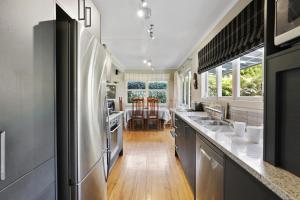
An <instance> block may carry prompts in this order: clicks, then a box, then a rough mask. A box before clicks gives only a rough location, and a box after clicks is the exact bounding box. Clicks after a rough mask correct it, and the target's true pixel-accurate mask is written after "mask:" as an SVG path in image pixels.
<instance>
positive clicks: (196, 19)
mask: <svg viewBox="0 0 300 200" xmlns="http://www.w3.org/2000/svg"><path fill="white" fill-rule="evenodd" d="M237 1H238V0H148V4H149V7H150V8H151V9H152V17H151V19H150V21H147V22H146V21H145V20H143V19H140V18H138V17H137V10H138V8H139V4H140V0H94V2H95V4H96V6H97V7H98V9H99V10H100V12H101V22H102V25H101V27H102V32H101V37H102V42H103V43H105V44H106V45H107V47H108V49H109V50H110V52H111V53H112V54H113V56H114V57H115V58H116V59H117V60H118V61H119V62H120V63H121V64H122V65H123V66H124V67H125V69H149V67H147V66H146V65H145V64H143V60H144V59H148V58H151V60H152V63H153V66H154V67H155V68H156V69H170V68H177V67H179V65H180V64H181V63H182V62H183V61H184V60H185V59H186V58H187V56H189V55H188V54H189V53H190V51H191V50H192V48H193V47H194V46H195V45H196V43H197V42H198V41H199V40H200V39H201V38H203V37H204V36H205V35H206V34H207V33H208V32H209V31H210V30H211V29H212V28H213V27H214V26H215V25H216V24H217V23H218V22H219V21H220V19H221V18H222V17H223V16H224V15H225V14H226V13H227V12H228V11H229V9H230V8H232V7H233V5H234V4H235V3H236V2H237ZM149 22H151V23H153V24H154V25H155V27H154V36H155V37H156V38H155V40H150V39H149V36H148V33H147V32H146V30H147V27H148V26H146V24H149Z"/></svg>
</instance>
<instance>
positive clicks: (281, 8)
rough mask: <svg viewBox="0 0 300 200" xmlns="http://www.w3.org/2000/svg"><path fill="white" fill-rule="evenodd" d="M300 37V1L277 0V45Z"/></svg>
mask: <svg viewBox="0 0 300 200" xmlns="http://www.w3.org/2000/svg"><path fill="white" fill-rule="evenodd" d="M299 36H300V1H299V0H276V17H275V45H280V44H283V43H285V42H287V41H290V40H292V39H295V38H297V37H299Z"/></svg>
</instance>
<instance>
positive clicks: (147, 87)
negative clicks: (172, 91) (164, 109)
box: [125, 80, 169, 106]
mask: <svg viewBox="0 0 300 200" xmlns="http://www.w3.org/2000/svg"><path fill="white" fill-rule="evenodd" d="M128 82H144V83H145V89H128ZM150 82H165V83H166V84H167V88H166V89H149V83H150ZM129 91H137V92H139V91H142V92H145V97H144V98H147V97H148V96H149V92H150V91H165V92H166V103H159V105H160V106H167V105H168V104H169V82H168V81H153V80H151V81H144V80H127V81H126V84H125V92H126V99H125V100H126V106H130V105H131V104H132V103H129V102H128V92H129Z"/></svg>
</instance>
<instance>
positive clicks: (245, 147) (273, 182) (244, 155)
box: [173, 110, 300, 200]
mask: <svg viewBox="0 0 300 200" xmlns="http://www.w3.org/2000/svg"><path fill="white" fill-rule="evenodd" d="M173 111H174V112H175V113H176V114H177V115H178V116H179V117H180V118H181V119H183V120H184V121H185V122H186V123H188V124H189V125H190V126H191V127H193V128H194V129H195V130H197V131H198V134H201V135H202V136H204V137H205V138H206V139H208V140H209V141H210V142H211V143H212V144H214V145H215V146H217V147H218V148H219V149H220V150H221V151H223V152H224V153H225V154H226V155H227V156H228V157H229V158H231V159H232V160H234V161H235V162H236V163H237V164H239V165H240V166H241V167H242V168H244V169H245V170H246V171H248V172H249V173H250V174H251V175H253V176H254V177H255V178H256V179H258V180H259V181H260V182H261V183H263V184H264V185H265V186H266V187H267V188H269V189H270V190H271V191H273V192H274V193H275V194H277V195H278V196H279V197H281V198H282V199H284V200H300V178H299V177H297V176H295V175H293V174H291V173H289V172H288V171H285V170H283V169H280V168H277V167H275V166H273V165H271V164H269V163H267V162H265V161H263V141H262V140H261V141H260V143H259V144H253V143H249V142H247V141H246V140H245V139H243V138H242V137H237V136H234V135H233V132H213V131H210V130H208V129H207V128H205V127H204V126H202V125H200V124H198V123H196V122H195V121H193V120H192V119H190V118H189V116H200V117H204V116H207V114H206V113H205V112H180V111H176V110H173Z"/></svg>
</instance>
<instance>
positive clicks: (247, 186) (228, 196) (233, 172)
mask: <svg viewBox="0 0 300 200" xmlns="http://www.w3.org/2000/svg"><path fill="white" fill-rule="evenodd" d="M224 189H225V200H241V199H243V200H254V199H255V200H279V199H281V198H279V197H278V196H276V195H275V194H274V193H273V192H272V191H271V190H269V189H268V188H267V187H265V186H264V185H263V184H262V183H260V182H259V181H258V180H257V179H256V178H254V177H253V176H252V175H251V174H249V173H248V172H247V171H245V170H244V169H242V168H241V167H240V166H239V165H238V164H236V163H235V162H234V161H232V160H231V159H229V158H226V161H225V180H224Z"/></svg>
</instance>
